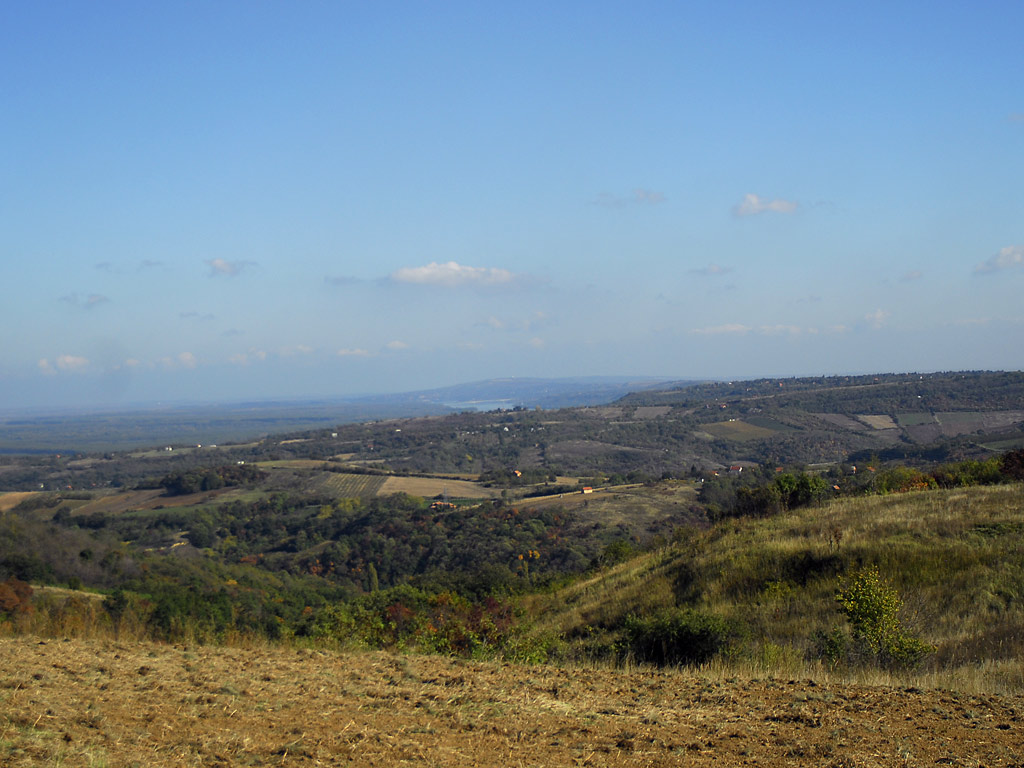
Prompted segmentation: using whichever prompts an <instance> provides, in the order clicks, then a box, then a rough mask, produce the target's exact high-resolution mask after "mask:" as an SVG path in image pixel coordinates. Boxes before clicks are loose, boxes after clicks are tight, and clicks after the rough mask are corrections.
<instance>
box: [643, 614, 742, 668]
mask: <svg viewBox="0 0 1024 768" xmlns="http://www.w3.org/2000/svg"><path fill="white" fill-rule="evenodd" d="M623 632H624V639H623V651H625V653H626V654H629V655H632V657H633V658H634V659H635V660H637V661H643V662H648V663H651V664H657V665H659V666H665V665H670V664H702V663H704V662H706V661H709V660H710V659H711V658H712V657H714V656H715V655H716V654H718V653H719V652H721V651H722V650H724V649H725V647H726V645H727V643H728V636H729V631H728V627H727V625H726V623H725V621H724V620H723V619H722V618H721V617H719V616H715V615H714V614H710V613H703V612H701V611H695V610H691V609H683V610H680V609H675V610H670V611H665V612H664V613H660V614H658V615H656V616H651V617H647V618H639V617H637V616H630V617H629V618H627V619H626V622H625V624H624V626H623Z"/></svg>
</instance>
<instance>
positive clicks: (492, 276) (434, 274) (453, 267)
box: [388, 261, 521, 288]
mask: <svg viewBox="0 0 1024 768" xmlns="http://www.w3.org/2000/svg"><path fill="white" fill-rule="evenodd" d="M388 279H389V280H391V282H394V283H411V284H413V285H440V286H444V287H448V288H455V287H459V286H484V287H491V286H498V285H509V284H512V283H515V282H517V281H518V280H520V279H521V276H517V275H515V274H513V273H512V272H509V271H508V270H507V269H501V268H498V267H469V266H466V265H464V264H459V263H458V262H455V261H447V262H445V263H444V264H439V263H437V262H436V261H432V262H431V263H430V264H427V265H426V266H423V267H402V268H401V269H397V270H395V271H394V272H392V273H391V275H390V276H389V278H388Z"/></svg>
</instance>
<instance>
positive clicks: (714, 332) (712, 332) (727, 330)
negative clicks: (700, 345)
mask: <svg viewBox="0 0 1024 768" xmlns="http://www.w3.org/2000/svg"><path fill="white" fill-rule="evenodd" d="M752 330H753V329H752V328H751V327H750V326H749V325H743V324H742V323H726V324H725V325H711V326H707V327H705V328H694V329H693V330H691V331H690V333H694V334H697V335H698V336H719V335H722V334H743V333H750V332H751V331H752Z"/></svg>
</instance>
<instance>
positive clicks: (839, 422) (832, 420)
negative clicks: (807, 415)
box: [812, 413, 864, 432]
mask: <svg viewBox="0 0 1024 768" xmlns="http://www.w3.org/2000/svg"><path fill="white" fill-rule="evenodd" d="M812 416H817V417H818V418H819V419H821V420H822V421H827V422H828V423H829V424H834V425H835V426H837V427H842V428H843V429H848V430H850V431H851V432H863V431H864V425H863V424H861V423H860V422H859V421H857V420H856V419H851V418H850V417H849V416H844V415H842V414H841V413H815V414H812Z"/></svg>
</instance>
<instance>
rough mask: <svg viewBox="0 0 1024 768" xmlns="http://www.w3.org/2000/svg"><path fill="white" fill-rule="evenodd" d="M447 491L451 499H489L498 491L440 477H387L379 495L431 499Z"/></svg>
mask: <svg viewBox="0 0 1024 768" xmlns="http://www.w3.org/2000/svg"><path fill="white" fill-rule="evenodd" d="M446 491H447V493H448V496H449V497H451V498H453V499H489V498H492V497H494V496H496V495H497V494H498V493H500V491H498V490H496V489H493V488H484V487H483V486H482V485H480V484H479V483H474V482H470V481H468V480H446V479H444V478H440V477H389V478H387V479H386V480H385V481H384V485H383V487H382V488H381V489H380V491H379V493H380V494H382V495H385V496H386V495H388V494H391V493H408V494H410V495H412V496H424V497H428V498H429V497H432V496H438V495H440V494H442V493H445V492H446Z"/></svg>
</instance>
